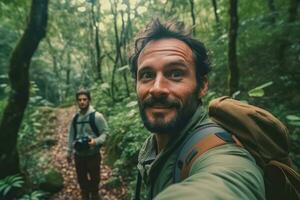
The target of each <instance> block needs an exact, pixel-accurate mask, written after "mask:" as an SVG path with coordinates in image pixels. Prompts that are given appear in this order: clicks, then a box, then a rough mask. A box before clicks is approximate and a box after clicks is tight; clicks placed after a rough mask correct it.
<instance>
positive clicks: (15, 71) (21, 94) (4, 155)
mask: <svg viewBox="0 0 300 200" xmlns="http://www.w3.org/2000/svg"><path fill="white" fill-rule="evenodd" d="M47 9H48V0H32V3H31V11H30V17H29V21H28V25H27V28H26V30H25V32H24V34H23V35H22V38H21V40H20V41H19V42H18V44H17V46H16V47H15V49H14V51H13V53H12V56H11V59H10V64H9V81H10V85H11V91H10V95H9V99H8V104H7V106H6V107H5V109H4V112H3V117H2V121H1V124H0V130H1V132H0V179H1V178H3V177H5V176H8V175H12V174H16V173H19V172H20V167H19V157H18V151H17V137H18V131H19V128H20V126H21V123H22V119H23V114H24V110H25V109H26V106H27V102H28V99H29V66H30V61H31V57H32V55H33V53H34V52H35V50H36V49H37V47H38V44H39V42H40V41H41V40H42V38H44V37H45V34H46V26H47Z"/></svg>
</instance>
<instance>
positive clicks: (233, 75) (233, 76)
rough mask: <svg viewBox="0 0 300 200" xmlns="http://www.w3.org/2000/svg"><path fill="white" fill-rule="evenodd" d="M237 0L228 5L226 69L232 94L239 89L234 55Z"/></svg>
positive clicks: (236, 28)
mask: <svg viewBox="0 0 300 200" xmlns="http://www.w3.org/2000/svg"><path fill="white" fill-rule="evenodd" d="M237 2H238V0H230V7H229V16H230V22H229V33H228V34H229V37H228V38H229V41H228V69H229V77H228V82H229V94H230V95H232V94H233V93H234V92H236V91H238V89H239V69H238V65H237V56H236V40H237V30H238V14H237Z"/></svg>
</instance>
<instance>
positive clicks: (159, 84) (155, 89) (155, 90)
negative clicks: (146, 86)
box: [149, 75, 169, 97]
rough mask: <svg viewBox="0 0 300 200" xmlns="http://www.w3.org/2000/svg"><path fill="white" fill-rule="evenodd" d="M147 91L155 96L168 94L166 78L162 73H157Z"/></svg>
mask: <svg viewBox="0 0 300 200" xmlns="http://www.w3.org/2000/svg"><path fill="white" fill-rule="evenodd" d="M149 93H150V94H151V95H152V96H156V97H159V96H167V95H168V94H169V89H168V83H167V80H166V78H165V77H164V76H162V75H157V76H156V78H155V80H154V83H153V85H152V86H151V88H150V90H149Z"/></svg>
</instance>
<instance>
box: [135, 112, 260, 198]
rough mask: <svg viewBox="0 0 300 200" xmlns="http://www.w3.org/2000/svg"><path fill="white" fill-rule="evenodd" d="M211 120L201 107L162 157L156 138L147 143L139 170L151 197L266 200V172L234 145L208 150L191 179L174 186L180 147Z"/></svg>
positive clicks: (194, 167) (245, 152)
mask: <svg viewBox="0 0 300 200" xmlns="http://www.w3.org/2000/svg"><path fill="white" fill-rule="evenodd" d="M207 120H208V119H207V114H206V112H204V111H203V110H202V107H201V106H199V107H198V109H197V111H196V112H195V114H194V115H193V117H192V119H191V120H190V122H189V124H188V125H187V126H186V127H185V128H184V130H183V131H182V132H181V133H179V134H178V135H176V136H174V138H173V140H171V141H170V142H169V144H168V145H167V147H166V148H165V149H164V150H163V151H162V152H160V153H159V154H158V155H156V149H155V148H156V141H155V137H154V135H151V136H150V137H149V138H148V139H147V140H146V141H145V143H144V145H143V147H142V149H141V151H140V154H139V160H138V166H137V167H138V169H139V171H140V173H141V175H142V178H143V182H144V183H145V185H146V188H147V191H148V194H149V198H150V199H152V198H155V199H164V200H167V199H170V200H176V199H184V200H186V199H188V200H189V199H204V200H206V199H208V200H221V199H224V200H229V199H238V200H239V199H243V200H245V199H249V200H256V199H257V200H261V199H265V188H264V180H263V174H262V171H261V170H260V168H259V167H258V166H257V165H256V164H255V161H254V159H253V157H252V156H251V155H250V154H249V153H248V151H246V150H245V149H243V148H240V147H237V146H235V145H233V144H226V145H222V146H219V147H216V148H213V149H211V150H208V151H207V152H205V153H204V154H203V155H202V156H200V157H199V158H197V159H196V160H195V161H194V163H193V165H192V167H191V170H190V172H189V177H188V178H186V179H185V180H183V181H181V182H180V183H176V184H174V183H173V170H174V164H175V162H176V158H177V154H176V150H177V148H178V147H179V146H180V144H181V143H182V142H183V141H184V139H185V138H186V136H187V135H189V134H191V133H192V132H193V130H195V128H196V127H199V125H200V124H202V123H205V122H206V121H207Z"/></svg>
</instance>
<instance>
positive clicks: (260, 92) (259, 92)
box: [248, 81, 273, 97]
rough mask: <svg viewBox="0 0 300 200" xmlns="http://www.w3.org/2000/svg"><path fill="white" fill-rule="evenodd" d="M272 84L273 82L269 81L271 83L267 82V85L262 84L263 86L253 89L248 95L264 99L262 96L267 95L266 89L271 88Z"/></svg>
mask: <svg viewBox="0 0 300 200" xmlns="http://www.w3.org/2000/svg"><path fill="white" fill-rule="evenodd" d="M272 84H273V82H272V81H269V82H267V83H265V84H262V85H260V86H258V87H256V88H253V89H251V90H249V91H248V95H249V96H250V97H262V96H264V95H265V92H264V88H266V87H269V86H270V85H272Z"/></svg>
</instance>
